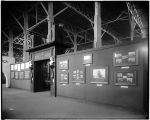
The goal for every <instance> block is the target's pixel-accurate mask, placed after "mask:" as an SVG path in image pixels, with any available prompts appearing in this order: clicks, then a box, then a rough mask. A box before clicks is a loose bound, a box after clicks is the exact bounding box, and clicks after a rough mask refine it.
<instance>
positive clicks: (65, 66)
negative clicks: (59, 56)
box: [59, 60, 69, 70]
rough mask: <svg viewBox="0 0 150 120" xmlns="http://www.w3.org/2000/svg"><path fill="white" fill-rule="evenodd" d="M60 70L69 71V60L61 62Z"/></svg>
mask: <svg viewBox="0 0 150 120" xmlns="http://www.w3.org/2000/svg"><path fill="white" fill-rule="evenodd" d="M59 69H62V70H63V69H64V70H66V69H69V66H68V60H62V61H59Z"/></svg>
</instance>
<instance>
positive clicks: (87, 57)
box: [82, 53, 93, 64]
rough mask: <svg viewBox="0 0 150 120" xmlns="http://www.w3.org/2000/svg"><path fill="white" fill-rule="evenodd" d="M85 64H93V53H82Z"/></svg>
mask: <svg viewBox="0 0 150 120" xmlns="http://www.w3.org/2000/svg"><path fill="white" fill-rule="evenodd" d="M82 61H83V64H92V62H93V58H92V53H88V54H84V55H82Z"/></svg>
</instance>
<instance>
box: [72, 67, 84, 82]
mask: <svg viewBox="0 0 150 120" xmlns="http://www.w3.org/2000/svg"><path fill="white" fill-rule="evenodd" d="M72 82H74V83H85V68H78V69H74V70H73V71H72Z"/></svg>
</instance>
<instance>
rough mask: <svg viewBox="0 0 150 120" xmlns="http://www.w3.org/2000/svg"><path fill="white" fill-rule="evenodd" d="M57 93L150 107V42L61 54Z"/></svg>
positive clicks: (131, 106) (115, 103) (91, 99)
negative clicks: (149, 90) (149, 101)
mask: <svg viewBox="0 0 150 120" xmlns="http://www.w3.org/2000/svg"><path fill="white" fill-rule="evenodd" d="M56 64H57V95H58V96H65V97H70V98H76V99H81V100H85V101H92V102H96V103H106V104H111V105H119V106H122V107H126V108H130V109H135V110H139V111H147V110H148V41H147V40H141V41H139V42H130V43H126V44H120V45H111V46H103V47H101V48H97V49H89V50H84V51H79V52H75V53H68V54H63V55H58V56H57V63H56Z"/></svg>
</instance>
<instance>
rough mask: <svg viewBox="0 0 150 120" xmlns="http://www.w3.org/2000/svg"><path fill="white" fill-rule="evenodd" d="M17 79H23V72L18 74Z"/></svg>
mask: <svg viewBox="0 0 150 120" xmlns="http://www.w3.org/2000/svg"><path fill="white" fill-rule="evenodd" d="M19 79H24V72H23V71H21V72H19Z"/></svg>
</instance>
